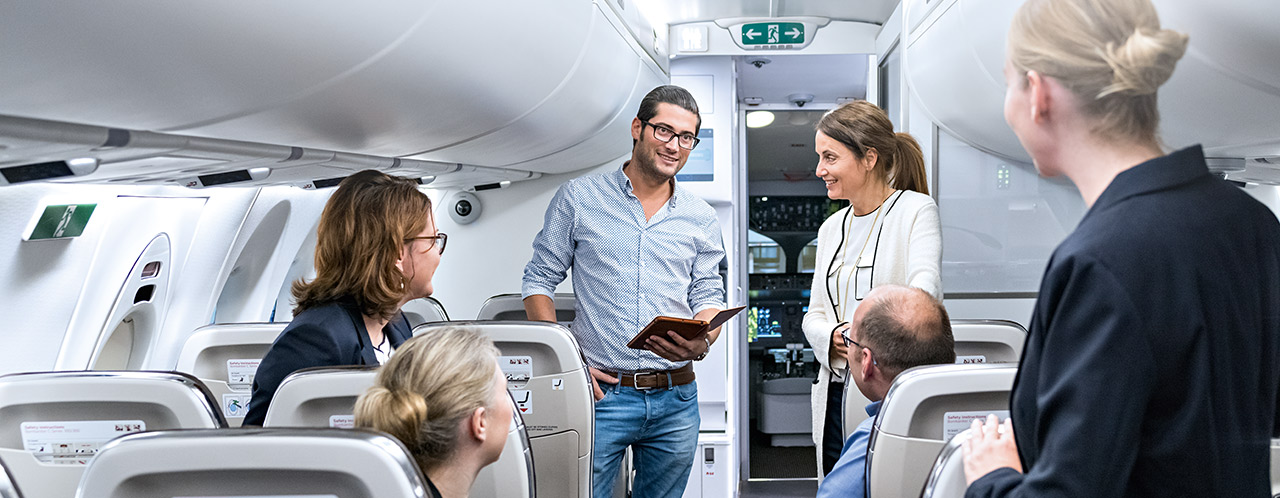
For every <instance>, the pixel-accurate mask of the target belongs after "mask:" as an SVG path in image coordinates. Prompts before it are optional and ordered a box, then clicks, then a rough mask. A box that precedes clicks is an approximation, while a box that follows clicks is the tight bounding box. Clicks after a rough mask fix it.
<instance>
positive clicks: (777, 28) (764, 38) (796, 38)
mask: <svg viewBox="0 0 1280 498" xmlns="http://www.w3.org/2000/svg"><path fill="white" fill-rule="evenodd" d="M803 43H804V24H803V23H798V22H752V23H747V24H743V25H742V44H743V45H800V44H803Z"/></svg>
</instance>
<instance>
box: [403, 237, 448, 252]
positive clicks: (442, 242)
mask: <svg viewBox="0 0 1280 498" xmlns="http://www.w3.org/2000/svg"><path fill="white" fill-rule="evenodd" d="M415 240H430V241H431V245H428V246H427V250H428V251H429V250H431V248H432V247H434V246H435V245H436V240H439V241H440V254H441V255H444V246H445V244H446V243H448V242H449V236H448V235H445V234H444V232H439V233H437V234H435V235H427V236H425V237H409V238H407V239H404V241H405V242H406V243H407V242H413V241H415Z"/></svg>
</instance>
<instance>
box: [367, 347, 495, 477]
mask: <svg viewBox="0 0 1280 498" xmlns="http://www.w3.org/2000/svg"><path fill="white" fill-rule="evenodd" d="M497 371H498V348H497V347H495V346H494V345H493V341H492V340H490V339H489V338H488V337H485V336H484V335H482V334H481V333H480V332H479V331H478V330H476V329H475V328H472V327H439V328H433V329H430V330H428V331H426V332H424V333H422V334H421V335H418V336H415V337H414V338H412V339H409V340H408V341H405V342H404V344H401V345H400V348H399V349H397V350H396V353H395V354H394V355H392V356H391V360H390V361H388V362H387V364H386V365H384V366H382V368H381V370H379V372H378V378H377V380H376V381H375V382H374V385H373V387H370V388H369V390H368V391H365V393H364V394H362V395H361V396H360V399H358V400H356V411H355V418H356V421H355V424H356V426H357V427H369V428H373V429H377V430H380V431H382V432H385V433H387V434H390V435H392V436H394V437H395V438H396V439H399V440H400V442H402V443H404V445H405V447H406V448H408V449H409V453H410V454H412V455H413V457H414V459H415V460H417V461H418V466H419V467H420V468H422V470H423V471H428V470H430V469H433V468H436V467H437V466H439V465H440V464H441V463H442V462H444V461H446V460H448V459H449V458H450V457H451V456H452V455H453V453H454V451H455V450H456V449H457V444H458V426H459V424H461V423H462V421H463V420H464V419H466V418H467V417H469V416H470V415H471V414H472V413H473V412H475V409H476V408H480V407H485V406H488V405H489V400H491V399H493V396H494V387H495V386H494V375H495V374H496V373H497ZM497 437H506V435H505V434H501V435H498V436H497Z"/></svg>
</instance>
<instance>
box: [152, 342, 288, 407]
mask: <svg viewBox="0 0 1280 498" xmlns="http://www.w3.org/2000/svg"><path fill="white" fill-rule="evenodd" d="M288 325H289V324H288V323H223V324H215V325H206V326H204V327H200V328H198V329H196V331H195V332H192V333H191V337H188V338H187V342H186V343H184V344H183V345H182V352H181V353H180V354H179V355H178V366H177V368H175V370H177V371H179V372H185V373H188V374H191V375H194V376H195V377H196V378H198V379H200V381H201V382H203V383H204V384H205V386H207V387H208V388H209V391H210V392H212V393H213V398H214V400H215V401H217V402H218V406H219V408H220V409H221V411H222V415H223V416H224V417H226V419H227V424H228V425H230V426H231V427H240V424H241V423H243V422H244V416H245V414H247V413H249V398H250V397H251V395H252V389H253V376H254V374H255V373H256V372H257V371H258V363H260V362H261V361H262V357H264V356H266V355H267V351H268V350H270V349H271V344H272V343H274V342H275V341H276V338H277V337H279V336H280V333H281V332H283V331H284V328H285V327H286V326H288Z"/></svg>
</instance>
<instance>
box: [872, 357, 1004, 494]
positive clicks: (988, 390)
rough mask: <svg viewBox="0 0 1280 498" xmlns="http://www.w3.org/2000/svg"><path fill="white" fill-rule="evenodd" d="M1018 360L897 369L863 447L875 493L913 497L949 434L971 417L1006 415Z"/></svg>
mask: <svg viewBox="0 0 1280 498" xmlns="http://www.w3.org/2000/svg"><path fill="white" fill-rule="evenodd" d="M1017 371H1018V367H1017V365H1001V364H971V365H930V366H922V367H915V368H911V369H908V370H907V371H905V372H902V373H901V374H899V375H898V377H897V378H896V379H894V381H893V385H892V387H890V388H889V394H888V395H887V396H885V399H884V402H883V403H882V404H881V405H880V413H879V414H878V415H877V416H876V420H875V424H874V425H873V427H872V431H871V440H870V442H869V444H868V451H867V476H868V478H867V482H868V489H869V490H870V493H871V496H875V497H876V498H895V497H902V498H905V497H913V498H914V497H915V496H918V495H919V493H920V490H921V489H922V488H923V486H924V483H925V480H926V479H927V478H928V476H929V469H930V466H931V465H932V464H933V462H934V460H935V459H936V458H937V456H938V454H939V452H941V451H942V449H943V447H944V446H946V442H947V441H948V440H949V439H951V437H952V436H954V435H956V434H959V433H960V432H962V431H964V430H965V429H967V428H969V424H970V422H972V421H973V420H974V419H975V418H986V416H987V415H988V414H991V413H995V414H996V415H997V416H999V417H1000V418H1002V419H1003V418H1008V416H1009V391H1010V390H1011V389H1012V388H1013V378H1014V375H1015V374H1016V373H1017Z"/></svg>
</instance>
